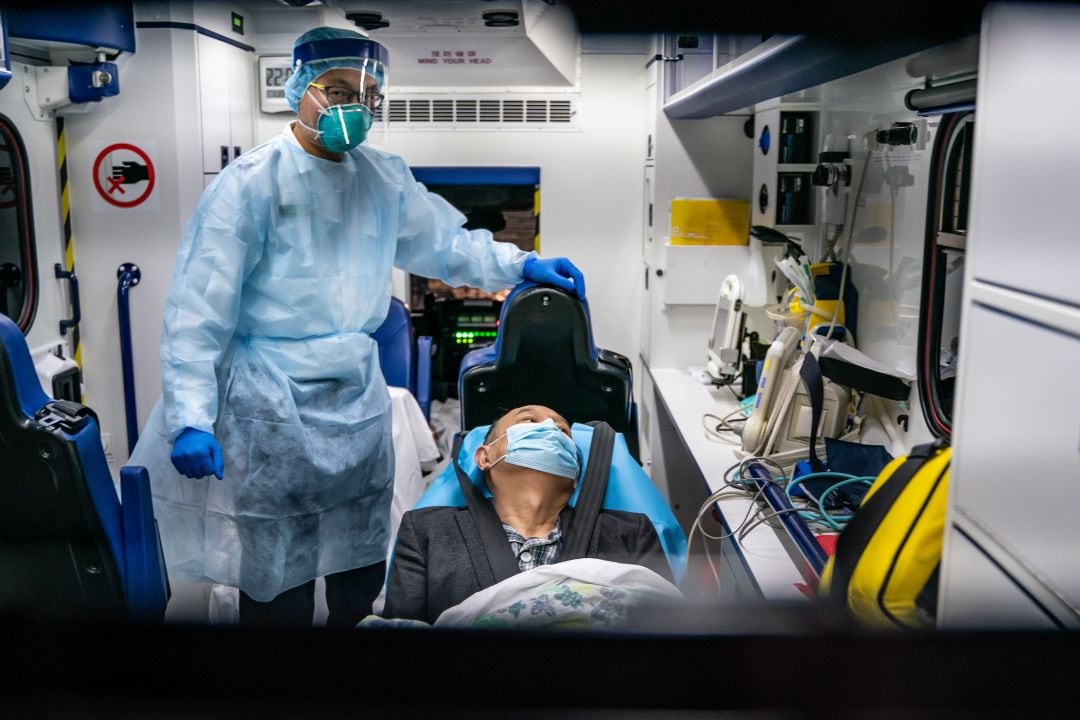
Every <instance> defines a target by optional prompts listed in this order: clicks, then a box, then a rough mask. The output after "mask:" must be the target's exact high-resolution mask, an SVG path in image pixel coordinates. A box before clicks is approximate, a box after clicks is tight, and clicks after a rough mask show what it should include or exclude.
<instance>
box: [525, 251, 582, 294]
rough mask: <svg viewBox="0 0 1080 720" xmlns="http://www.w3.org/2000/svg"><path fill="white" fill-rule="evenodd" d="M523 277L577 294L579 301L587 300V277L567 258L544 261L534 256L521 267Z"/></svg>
mask: <svg viewBox="0 0 1080 720" xmlns="http://www.w3.org/2000/svg"><path fill="white" fill-rule="evenodd" d="M521 276H522V277H523V278H525V279H526V280H532V281H533V282H538V283H547V284H548V285H554V286H555V287H557V288H562V289H563V290H567V291H569V292H576V293H577V296H578V299H579V300H584V299H585V276H584V275H582V274H581V271H580V270H578V269H577V268H576V267H575V266H574V263H572V262H570V261H569V260H568V259H567V258H564V257H560V258H549V259H544V258H540V257H537V256H535V255H532V256H530V257H529V259H528V260H526V261H525V264H524V265H522V266H521Z"/></svg>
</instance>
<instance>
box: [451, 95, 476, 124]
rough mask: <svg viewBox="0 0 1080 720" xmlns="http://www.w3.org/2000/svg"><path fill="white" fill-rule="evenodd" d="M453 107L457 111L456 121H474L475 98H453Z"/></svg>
mask: <svg viewBox="0 0 1080 720" xmlns="http://www.w3.org/2000/svg"><path fill="white" fill-rule="evenodd" d="M453 102H454V108H455V110H456V111H457V121H458V122H469V123H474V122H476V101H475V100H455V101H453Z"/></svg>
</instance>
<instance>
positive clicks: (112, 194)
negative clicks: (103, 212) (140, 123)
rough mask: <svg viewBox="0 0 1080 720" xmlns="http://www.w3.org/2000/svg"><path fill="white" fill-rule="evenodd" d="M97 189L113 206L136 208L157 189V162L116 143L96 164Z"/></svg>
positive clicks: (142, 152)
mask: <svg viewBox="0 0 1080 720" xmlns="http://www.w3.org/2000/svg"><path fill="white" fill-rule="evenodd" d="M106 158H108V162H105V160H106ZM94 187H96V188H97V191H98V194H100V195H101V197H103V198H104V199H105V202H107V203H109V204H110V205H115V206H116V207H122V208H129V207H135V206H136V205H138V204H140V203H142V202H143V201H144V200H146V198H148V197H150V193H151V192H153V190H154V163H152V162H151V161H150V156H149V155H147V154H146V153H145V152H144V151H143V150H142V149H140V148H138V147H136V146H134V145H131V144H129V143H114V144H112V145H110V146H108V147H107V148H105V149H104V150H102V151H101V152H100V153H98V156H97V160H95V161H94Z"/></svg>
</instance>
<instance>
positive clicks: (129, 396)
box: [116, 263, 142, 454]
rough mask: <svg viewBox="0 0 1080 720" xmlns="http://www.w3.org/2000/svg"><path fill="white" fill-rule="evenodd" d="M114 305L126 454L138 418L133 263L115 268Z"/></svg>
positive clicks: (137, 275)
mask: <svg viewBox="0 0 1080 720" xmlns="http://www.w3.org/2000/svg"><path fill="white" fill-rule="evenodd" d="M116 278H117V285H116V307H117V312H118V313H119V315H120V362H121V364H122V366H123V371H124V417H125V419H126V421H127V440H128V454H131V452H132V451H133V450H134V449H135V443H137V442H138V441H139V418H138V414H137V411H136V409H135V368H134V360H133V358H132V355H131V303H130V301H129V299H128V294H129V292H130V290H131V288H133V287H135V286H136V285H138V284H139V280H141V279H142V272H141V271H140V270H139V266H138V265H135V264H134V263H124V264H123V265H121V266H120V267H119V268H117V270H116Z"/></svg>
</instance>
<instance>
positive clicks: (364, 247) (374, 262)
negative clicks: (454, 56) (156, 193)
mask: <svg viewBox="0 0 1080 720" xmlns="http://www.w3.org/2000/svg"><path fill="white" fill-rule="evenodd" d="M386 73H387V53H386V50H385V49H384V48H383V47H382V46H380V45H379V44H378V43H376V42H373V41H371V40H368V39H366V38H364V37H363V36H362V35H360V34H358V33H355V32H352V31H348V30H339V29H334V28H316V29H314V30H311V31H309V32H307V33H304V34H303V35H301V36H300V38H298V39H297V41H296V44H295V46H294V49H293V74H292V76H291V77H290V78H289V81H288V83H287V84H286V88H285V93H286V98H287V99H288V101H289V104H290V106H291V107H292V108H293V109H294V110H295V111H296V112H297V119H296V120H295V121H294V122H293V123H291V124H290V125H289V126H288V127H287V128H286V129H285V130H284V131H283V132H282V134H280V135H278V136H277V137H275V138H273V139H272V140H270V141H269V142H267V143H265V144H263V145H260V146H259V147H257V148H254V149H253V150H251V151H250V152H248V153H246V154H245V155H243V156H242V157H240V158H239V159H238V160H236V161H235V162H233V163H230V164H229V165H228V166H227V167H226V168H225V169H224V170H223V171H222V172H221V174H220V175H219V176H218V178H217V179H216V180H215V181H214V182H213V183H212V184H211V185H210V186H209V187H208V188H207V189H206V191H205V192H204V193H203V195H202V198H201V199H200V201H199V204H198V206H197V207H196V209H195V213H194V215H193V216H192V217H191V220H190V221H189V222H188V224H187V227H186V229H185V231H184V234H183V237H182V240H181V242H180V247H179V250H178V252H177V259H176V267H175V270H174V272H173V277H172V285H171V287H170V290H169V296H168V300H167V302H166V307H165V316H164V328H163V334H162V340H161V368H162V385H163V397H162V399H161V401H160V402H159V403H158V406H157V407H156V408H155V409H154V413H153V415H152V416H151V418H150V420H149V422H148V426H147V429H146V430H145V431H144V434H143V436H142V438H141V441H140V443H139V446H138V447H137V448H136V450H135V453H134V454H133V456H132V462H133V463H137V464H142V465H146V466H148V467H149V468H150V476H151V478H152V481H153V488H154V500H155V510H156V513H157V518H158V522H159V525H160V529H161V534H162V544H163V546H164V551H165V559H166V563H167V565H168V567H169V571H170V574H171V575H172V576H173V577H183V578H186V579H192V580H197V581H211V582H216V583H222V584H225V585H230V586H235V587H238V588H239V589H240V591H241V592H240V622H241V623H242V624H257V623H275V624H307V625H310V624H311V620H312V610H313V608H314V599H313V593H314V579H315V578H316V577H319V576H326V589H327V598H326V599H327V605H328V607H329V610H330V615H329V619H328V624H331V625H339V626H347V625H354V624H355V623H356V622H358V621H359V620H360V619H362V618H363V617H364V616H365V615H367V614H369V613H370V612H371V604H372V600H373V599H374V598H375V596H376V595H377V594H378V591H379V588H380V587H381V585H382V581H383V577H384V572H385V558H386V552H387V540H388V538H387V534H388V526H389V519H390V501H391V495H392V492H393V484H394V477H393V472H394V459H393V452H394V451H393V445H392V441H391V434H390V428H391V425H390V400H389V395H388V392H387V390H386V385H385V382H384V380H383V376H382V373H381V371H380V369H379V356H378V352H377V348H376V346H375V343H374V341H373V340H372V339H371V335H370V333H371V332H372V331H374V330H375V329H376V328H378V327H379V325H380V324H381V323H382V321H383V319H384V317H385V316H386V313H387V308H388V305H389V302H390V274H391V267H393V266H397V267H400V268H403V269H404V270H406V271H408V272H410V273H415V274H418V275H423V276H425V277H429V278H438V279H440V280H443V281H444V282H446V283H448V284H450V285H472V286H476V287H480V288H483V289H485V290H489V291H494V290H497V289H500V288H504V287H508V286H511V285H514V284H516V283H518V282H520V281H521V280H522V279H529V280H535V281H539V282H547V283H550V284H553V285H557V286H559V287H562V288H565V289H568V290H572V291H576V292H577V294H578V295H579V296H581V297H584V294H585V287H584V280H583V278H582V275H581V273H580V272H579V271H578V270H577V268H575V267H574V265H573V264H572V263H571V262H570V261H569V260H567V259H565V258H556V259H541V258H539V257H538V256H537V255H536V254H535V253H526V252H522V251H521V250H519V249H517V248H516V247H515V246H513V245H511V244H508V243H499V242H494V241H493V240H492V237H491V233H490V232H488V231H486V230H465V229H464V228H463V227H462V224H463V223H464V222H465V218H464V216H463V215H462V214H461V213H459V212H458V211H457V210H455V209H454V208H453V207H452V206H451V205H449V204H448V203H447V202H446V201H445V200H443V199H442V198H440V197H439V196H437V195H434V194H432V193H429V192H428V191H427V190H426V189H425V188H424V186H423V185H421V184H420V183H418V182H417V181H416V180H415V179H414V178H413V176H412V173H411V172H410V171H409V168H408V166H407V165H406V164H405V161H404V160H402V159H401V158H400V157H397V156H395V155H392V154H390V153H387V152H383V151H380V150H376V149H374V148H371V147H369V146H366V145H363V144H362V143H363V142H364V139H365V136H366V134H367V132H368V130H369V128H370V127H371V123H372V115H373V111H374V110H376V109H377V108H378V107H379V106H380V104H381V103H382V101H383V91H384V88H385V82H386ZM173 468H175V470H174V469H173ZM177 471H178V472H177ZM178 473H179V474H178ZM181 475H183V476H186V477H181Z"/></svg>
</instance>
